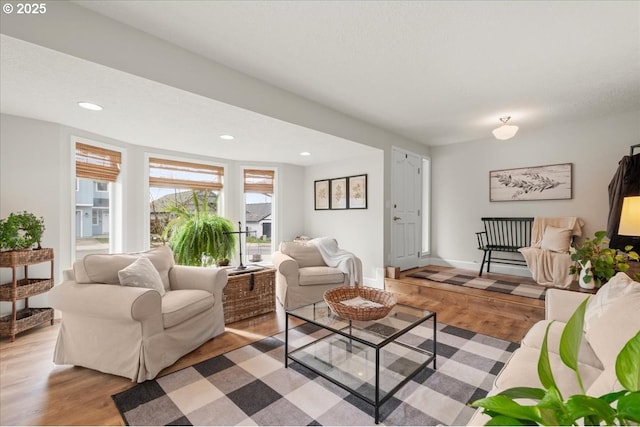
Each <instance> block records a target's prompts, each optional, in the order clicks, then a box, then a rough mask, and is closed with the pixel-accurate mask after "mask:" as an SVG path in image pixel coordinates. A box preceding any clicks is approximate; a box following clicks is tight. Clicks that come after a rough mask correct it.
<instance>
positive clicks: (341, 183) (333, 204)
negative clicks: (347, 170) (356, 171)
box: [329, 178, 348, 209]
mask: <svg viewBox="0 0 640 427" xmlns="http://www.w3.org/2000/svg"><path fill="white" fill-rule="evenodd" d="M347 192H348V189H347V178H338V179H332V180H331V191H330V196H331V198H330V200H331V201H330V203H329V208H330V209H347V198H348V194H347Z"/></svg>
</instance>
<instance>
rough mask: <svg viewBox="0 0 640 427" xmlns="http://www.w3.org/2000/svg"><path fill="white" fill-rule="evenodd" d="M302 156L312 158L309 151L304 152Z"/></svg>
mask: <svg viewBox="0 0 640 427" xmlns="http://www.w3.org/2000/svg"><path fill="white" fill-rule="evenodd" d="M300 155H301V156H310V155H311V153H310V152H308V151H303V152H302V153H300Z"/></svg>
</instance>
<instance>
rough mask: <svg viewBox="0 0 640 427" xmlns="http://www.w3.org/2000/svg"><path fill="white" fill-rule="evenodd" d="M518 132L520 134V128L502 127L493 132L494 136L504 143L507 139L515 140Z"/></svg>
mask: <svg viewBox="0 0 640 427" xmlns="http://www.w3.org/2000/svg"><path fill="white" fill-rule="evenodd" d="M516 132H518V126H513V125H502V126H500V127H499V128H495V129H494V130H493V136H495V137H496V139H500V140H503V141H504V140H505V139H510V138H513V137H514V136H515V134H516Z"/></svg>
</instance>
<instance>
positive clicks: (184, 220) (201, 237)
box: [163, 191, 236, 266]
mask: <svg viewBox="0 0 640 427" xmlns="http://www.w3.org/2000/svg"><path fill="white" fill-rule="evenodd" d="M192 197H193V210H191V209H189V207H188V206H185V205H173V206H169V207H168V210H169V212H171V213H173V214H174V215H175V218H173V219H172V220H171V221H170V222H169V223H168V224H167V227H166V228H165V229H164V232H163V239H165V240H167V241H168V244H169V246H170V247H171V249H172V250H173V254H174V256H175V259H176V262H177V263H178V264H182V265H196V266H198V265H202V264H203V263H204V261H203V260H204V259H209V258H211V259H214V260H219V259H224V258H231V256H232V254H233V252H234V249H235V246H236V239H235V235H234V234H230V233H232V232H233V231H234V230H233V224H232V223H231V221H229V220H228V219H226V218H224V217H221V216H219V215H216V214H215V213H212V212H209V200H208V192H206V191H205V192H204V194H203V196H202V201H201V200H200V198H199V196H198V193H197V192H196V191H193V193H192ZM167 236H168V237H167Z"/></svg>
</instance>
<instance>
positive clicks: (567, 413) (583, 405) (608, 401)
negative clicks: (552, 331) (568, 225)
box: [471, 299, 640, 425]
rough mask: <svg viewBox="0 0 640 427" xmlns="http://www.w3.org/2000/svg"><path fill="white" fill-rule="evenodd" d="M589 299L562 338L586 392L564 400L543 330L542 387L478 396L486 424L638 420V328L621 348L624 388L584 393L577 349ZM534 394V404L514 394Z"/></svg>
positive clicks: (563, 351)
mask: <svg viewBox="0 0 640 427" xmlns="http://www.w3.org/2000/svg"><path fill="white" fill-rule="evenodd" d="M587 301H588V299H586V300H585V301H584V302H583V303H582V304H581V305H580V306H579V307H578V309H577V310H576V311H575V312H574V313H573V315H572V316H571V318H570V319H569V321H568V322H567V325H566V326H565V328H564V330H563V332H562V336H561V338H560V358H561V359H562V362H563V363H564V364H565V365H566V366H567V367H569V368H570V369H572V370H573V371H574V372H575V374H576V377H577V380H578V384H579V385H580V388H581V391H582V394H576V395H573V396H570V397H569V398H567V399H564V397H563V396H562V394H561V393H560V390H559V389H558V386H557V385H556V382H555V379H554V377H553V372H552V371H551V363H550V360H549V351H548V345H547V337H548V334H549V328H550V327H551V323H553V322H551V323H550V324H549V325H548V326H547V330H546V332H545V336H544V340H543V344H542V349H541V350H540V357H539V359H538V377H539V378H540V382H541V383H542V386H543V387H544V389H541V388H532V387H516V388H511V389H508V390H505V391H503V392H501V393H498V394H496V395H494V396H490V397H486V398H484V399H480V400H477V401H475V402H473V403H472V404H471V406H475V407H481V408H484V413H485V414H487V415H489V416H490V417H491V420H490V421H489V422H488V423H487V424H486V425H536V424H538V425H578V424H583V425H601V424H603V423H604V424H605V425H630V423H640V331H639V332H638V333H637V334H636V335H635V336H634V337H632V338H631V339H630V340H629V341H628V342H627V343H626V344H625V346H624V347H623V348H622V350H621V351H620V353H619V354H618V356H617V358H616V366H615V369H616V377H617V378H618V381H619V382H620V384H621V385H622V387H624V389H623V390H620V391H616V392H613V393H608V394H605V395H603V396H588V395H586V394H585V392H584V387H583V385H582V378H581V376H580V372H579V371H578V350H579V348H580V341H581V339H582V330H583V324H584V313H585V309H586V305H587ZM521 398H524V399H532V400H534V401H535V402H536V404H535V405H521V404H519V403H518V402H516V401H515V400H514V399H521Z"/></svg>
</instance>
